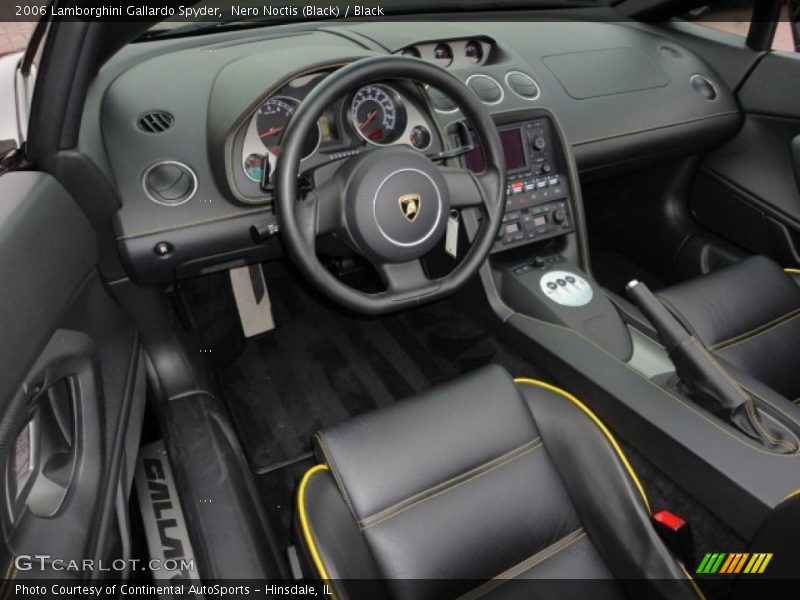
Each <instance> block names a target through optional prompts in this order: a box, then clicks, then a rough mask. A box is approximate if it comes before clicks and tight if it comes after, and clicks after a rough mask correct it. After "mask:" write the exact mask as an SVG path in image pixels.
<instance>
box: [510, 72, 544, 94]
mask: <svg viewBox="0 0 800 600" xmlns="http://www.w3.org/2000/svg"><path fill="white" fill-rule="evenodd" d="M506 85H507V86H508V87H509V89H510V90H511V91H512V92H514V93H515V94H516V95H517V96H519V97H520V98H523V99H525V100H536V99H537V98H538V97H539V95H540V94H541V90H540V89H539V85H538V84H537V83H536V82H535V81H534V79H533V77H531V76H530V75H528V74H527V73H523V72H522V71H509V72H508V73H506Z"/></svg>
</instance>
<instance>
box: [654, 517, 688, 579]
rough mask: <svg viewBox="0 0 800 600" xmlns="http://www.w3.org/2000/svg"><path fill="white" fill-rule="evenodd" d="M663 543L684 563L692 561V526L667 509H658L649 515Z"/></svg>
mask: <svg viewBox="0 0 800 600" xmlns="http://www.w3.org/2000/svg"><path fill="white" fill-rule="evenodd" d="M650 518H651V519H652V521H653V525H654V526H655V529H656V531H657V532H658V535H659V537H660V538H661V540H662V541H663V542H664V544H665V545H666V546H667V548H669V549H670V550H671V551H672V553H673V554H675V556H677V557H678V558H679V559H681V561H682V562H683V563H684V564H687V565H691V564H693V563H694V538H693V537H692V528H691V527H690V526H689V523H687V522H686V521H685V520H684V519H682V518H681V517H679V516H678V515H676V514H675V513H673V512H670V511H668V510H660V511H658V512H657V513H654V514H653V515H652V516H651V517H650Z"/></svg>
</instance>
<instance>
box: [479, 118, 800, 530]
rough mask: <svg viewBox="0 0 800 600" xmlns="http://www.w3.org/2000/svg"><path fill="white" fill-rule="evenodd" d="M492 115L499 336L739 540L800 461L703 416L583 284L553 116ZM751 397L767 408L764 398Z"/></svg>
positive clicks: (784, 428)
mask: <svg viewBox="0 0 800 600" xmlns="http://www.w3.org/2000/svg"><path fill="white" fill-rule="evenodd" d="M495 118H496V123H497V125H498V131H499V133H500V138H501V141H502V145H503V149H504V152H505V158H506V164H507V177H508V186H507V189H506V197H505V216H504V219H503V227H502V229H501V231H500V233H499V234H498V237H497V239H496V240H495V242H494V246H493V248H492V255H491V257H490V259H489V260H488V261H487V264H486V265H485V266H484V268H483V270H482V271H481V280H482V283H483V286H484V290H485V292H486V296H487V299H488V301H489V303H490V305H491V306H492V308H493V310H494V311H495V313H496V314H497V316H498V317H499V319H500V320H501V321H502V323H503V324H504V327H505V330H506V332H507V333H508V335H509V339H512V340H516V341H517V342H518V344H519V345H518V349H519V350H520V352H521V353H522V354H523V355H525V356H527V357H528V358H529V359H530V360H531V361H535V363H536V364H537V365H538V366H540V367H541V368H542V369H543V370H544V371H546V372H549V373H551V374H553V375H554V380H555V381H557V382H559V383H561V384H562V385H564V386H566V387H568V388H569V389H570V391H571V392H572V393H574V394H576V395H577V396H578V397H579V398H582V399H583V400H584V401H585V402H586V403H587V405H589V406H590V407H591V409H592V410H593V411H595V412H596V413H597V414H598V415H599V416H600V418H602V419H603V420H604V421H605V422H607V423H608V425H609V427H611V428H613V429H614V430H615V432H616V433H617V434H618V435H620V437H622V438H623V439H625V440H626V441H627V442H628V444H630V445H631V446H632V447H634V448H636V449H638V450H639V451H640V452H641V454H643V455H644V456H646V457H647V458H648V459H649V460H650V461H652V462H653V463H655V464H657V465H659V467H660V468H661V469H662V470H664V472H665V473H666V474H667V475H668V476H669V477H670V478H672V479H673V480H674V481H676V482H677V483H678V484H679V485H681V486H682V487H683V488H684V489H685V490H687V491H688V492H689V493H690V494H692V495H693V496H694V497H695V498H696V499H697V500H699V501H700V502H701V503H702V504H704V505H706V506H707V507H708V508H709V509H710V510H711V511H712V512H713V513H714V514H715V515H717V516H718V517H719V518H720V519H721V520H722V521H724V522H725V523H726V524H727V525H728V526H729V527H731V529H733V530H734V531H735V532H736V533H737V534H738V535H740V536H741V537H742V538H743V539H750V538H751V537H752V536H753V535H754V534H755V532H756V531H757V530H758V528H759V527H760V526H761V523H763V521H764V519H765V518H767V517H769V516H770V515H771V514H773V512H774V511H776V510H778V509H777V507H780V506H783V504H782V503H785V500H786V498H787V494H789V493H791V491H792V490H794V489H796V488H797V487H798V485H797V481H800V479H798V477H800V475H798V473H800V452H796V451H795V452H788V451H783V448H784V447H783V446H781V450H780V451H776V449H775V447H774V446H777V443H771V444H765V443H763V440H761V439H760V438H759V439H756V437H758V436H753V435H752V432H750V435H748V431H749V430H747V429H746V428H743V427H741V426H740V424H739V421H737V420H736V419H735V418H734V419H731V418H721V415H720V414H719V411H718V410H717V411H716V412H715V411H714V408H715V407H717V406H718V405H719V404H720V403H719V402H710V401H709V402H705V403H704V402H700V401H699V399H698V397H696V396H697V395H696V394H694V395H692V394H690V393H687V387H686V385H687V383H686V380H687V379H688V380H690V381H689V383H691V379H692V378H691V377H686V376H685V375H686V374H685V369H684V373H683V375H684V378H680V375H681V373H678V371H677V370H676V365H675V362H674V361H673V357H672V356H671V355H669V354H668V353H667V352H666V350H665V349H664V348H663V347H662V345H661V344H659V343H658V341H656V340H653V339H651V338H650V337H648V336H647V335H644V334H643V333H641V332H639V330H637V329H635V328H633V327H630V326H628V325H626V324H625V322H624V321H623V320H622V318H621V317H620V313H619V312H618V310H617V308H616V307H615V305H614V304H613V303H612V301H611V300H610V298H609V296H608V295H607V294H606V293H605V291H604V290H603V288H602V287H601V286H600V285H599V284H598V283H597V282H596V281H594V279H593V278H592V276H591V265H590V262H589V256H588V248H587V247H586V239H587V236H586V223H585V220H584V218H583V207H582V204H581V202H582V200H581V194H580V187H579V183H578V179H577V171H576V169H575V163H574V159H573V157H572V153H571V146H570V145H569V144H568V143H567V142H566V141H565V138H564V136H563V133H562V131H561V129H560V127H559V126H558V121H557V119H556V118H555V117H554V116H553V115H551V114H549V113H548V112H547V111H539V110H534V111H529V112H526V113H524V114H522V115H520V114H519V113H517V114H513V115H509V114H504V115H496V116H495ZM465 158H466V160H465V163H466V166H467V167H468V168H471V169H473V170H475V171H480V170H482V169H483V165H484V161H483V154H482V151H481V149H480V148H479V147H478V148H474V149H473V150H472V151H470V152H469V153H468V154H467V155H466V157H465ZM478 225H479V223H477V222H476V223H473V224H472V225H471V227H472V228H473V229H476V228H477V226H478ZM556 374H557V376H556ZM558 377H560V378H561V380H560V381H559V378H558ZM759 395H760V396H761V397H762V399H766V398H767V395H766V390H761V391H760V394H759ZM715 399H716V397H713V398H710V400H715ZM766 402H767V400H764V403H766ZM743 405H744V404H743ZM775 405H776V406H777V405H778V404H777V402H776V403H775ZM762 408H763V406H762V405H759V406H756V408H755V410H756V411H757V416H759V417H760V422H761V423H762V424H765V425H766V426H767V427H768V433H769V435H774V434H775V433H776V432H778V433H780V438H778V439H780V440H786V441H788V442H789V446H794V447H796V446H798V445H800V412H798V411H796V410H795V407H794V406H788V407H785V408H782V409H781V410H782V411H783V413H785V414H777V412H776V411H775V410H769V407H767V410H762ZM723 416H724V415H723ZM734 416H736V415H734ZM796 425H797V427H795V426H796ZM763 437H767V436H766V435H765V436H763ZM767 441H770V440H767ZM764 473H770V477H769V478H768V479H767V478H765V477H764V476H763V474H764Z"/></svg>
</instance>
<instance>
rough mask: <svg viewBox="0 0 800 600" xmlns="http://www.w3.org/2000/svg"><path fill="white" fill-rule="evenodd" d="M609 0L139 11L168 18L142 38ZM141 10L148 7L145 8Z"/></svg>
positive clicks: (370, 0)
mask: <svg viewBox="0 0 800 600" xmlns="http://www.w3.org/2000/svg"><path fill="white" fill-rule="evenodd" d="M609 3H610V0H489V1H484V0H427V1H425V2H414V1H410V2H409V1H408V0H381V1H375V0H362V1H361V2H359V3H358V4H350V3H348V2H331V3H323V2H313V1H294V0H287V1H286V2H282V3H279V4H278V3H274V4H265V3H264V2H263V0H241V1H240V2H236V3H231V2H230V0H205V1H201V2H197V3H196V4H193V5H192V6H182V7H180V8H178V9H174V10H172V11H170V12H169V13H168V14H167V13H159V14H140V15H135V16H149V17H153V16H163V17H164V20H163V21H160V22H159V23H157V24H155V25H153V27H151V28H150V29H149V30H148V32H147V33H145V35H144V36H142V38H144V39H148V38H153V37H168V36H171V35H184V34H193V33H195V32H200V31H202V30H207V29H218V28H221V27H226V26H232V25H256V24H277V23H288V22H304V21H315V20H327V19H365V18H366V19H375V18H380V17H383V16H389V15H392V16H398V15H410V16H411V15H413V16H415V17H420V16H424V15H425V14H429V13H435V12H441V11H450V10H461V11H480V10H504V9H521V8H522V9H524V8H531V9H540V8H552V7H558V6H567V5H568V6H573V7H574V6H598V5H608V4H609ZM142 10H145V9H144V8H143V9H142Z"/></svg>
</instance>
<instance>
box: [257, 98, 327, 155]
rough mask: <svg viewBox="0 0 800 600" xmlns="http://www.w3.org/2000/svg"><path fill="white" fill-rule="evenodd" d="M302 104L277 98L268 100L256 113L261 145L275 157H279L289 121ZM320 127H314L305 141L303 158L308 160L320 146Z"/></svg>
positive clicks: (293, 100)
mask: <svg viewBox="0 0 800 600" xmlns="http://www.w3.org/2000/svg"><path fill="white" fill-rule="evenodd" d="M298 106H300V102H299V101H298V100H295V99H294V98H287V97H282V96H276V97H274V98H270V99H269V100H267V101H266V102H265V103H264V104H263V105H262V106H261V108H259V109H258V112H257V113H256V132H257V133H258V137H259V138H260V139H261V143H262V144H264V147H265V148H266V149H267V150H269V151H270V152H271V153H272V154H273V155H275V156H278V155H279V154H280V150H281V142H282V141H283V133H284V131H285V130H286V126H287V125H288V124H289V121H290V120H291V119H292V117H293V116H294V113H295V112H297V107H298ZM319 139H320V134H319V126H317V127H314V128H312V129H311V131H310V132H309V134H308V136H306V138H305V140H303V147H302V156H303V158H308V157H309V156H311V155H312V154H313V153H314V151H315V150H316V149H317V146H318V145H319Z"/></svg>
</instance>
